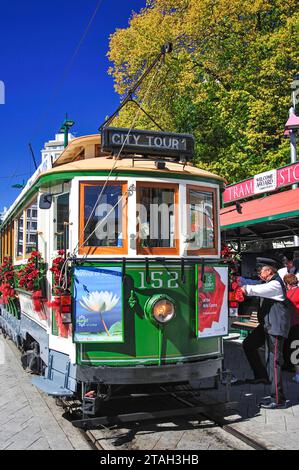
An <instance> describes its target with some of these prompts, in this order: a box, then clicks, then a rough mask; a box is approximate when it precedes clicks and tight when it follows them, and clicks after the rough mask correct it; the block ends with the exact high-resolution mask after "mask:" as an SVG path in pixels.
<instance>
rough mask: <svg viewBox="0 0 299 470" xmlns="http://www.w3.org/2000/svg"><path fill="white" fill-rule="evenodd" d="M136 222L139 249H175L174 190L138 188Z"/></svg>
mask: <svg viewBox="0 0 299 470" xmlns="http://www.w3.org/2000/svg"><path fill="white" fill-rule="evenodd" d="M137 220H138V225H139V239H140V244H141V247H144V248H146V247H147V248H157V247H164V248H173V247H175V222H174V189H166V188H165V189H163V188H140V201H139V207H138V214H137Z"/></svg>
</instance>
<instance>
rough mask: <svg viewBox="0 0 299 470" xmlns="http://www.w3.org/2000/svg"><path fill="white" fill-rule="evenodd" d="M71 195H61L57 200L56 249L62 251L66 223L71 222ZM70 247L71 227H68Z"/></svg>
mask: <svg viewBox="0 0 299 470" xmlns="http://www.w3.org/2000/svg"><path fill="white" fill-rule="evenodd" d="M69 205H70V195H69V193H65V194H60V195H59V196H57V198H56V204H55V219H54V249H55V250H62V249H63V246H64V243H63V234H64V222H67V223H68V222H69V209H70V207H69ZM68 246H69V226H68V225H67V226H66V247H68Z"/></svg>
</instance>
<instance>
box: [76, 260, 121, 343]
mask: <svg viewBox="0 0 299 470" xmlns="http://www.w3.org/2000/svg"><path fill="white" fill-rule="evenodd" d="M74 300H75V336H74V338H75V342H79V343H119V342H123V339H124V333H123V307H122V268H119V267H106V266H105V267H97V266H95V267H84V266H80V267H76V268H75V269H74Z"/></svg>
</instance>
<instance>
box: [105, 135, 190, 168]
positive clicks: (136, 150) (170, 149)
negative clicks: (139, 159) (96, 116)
mask: <svg viewBox="0 0 299 470" xmlns="http://www.w3.org/2000/svg"><path fill="white" fill-rule="evenodd" d="M102 149H103V151H105V152H111V153H112V154H116V153H118V152H119V151H120V150H121V153H122V154H124V153H127V154H137V155H142V156H143V155H144V156H146V155H152V156H159V157H166V158H170V159H173V160H177V161H188V160H190V158H192V157H193V155H194V137H193V135H191V134H176V133H173V132H171V133H170V132H156V131H144V130H139V129H132V130H130V129H125V128H117V127H106V128H104V129H103V131H102Z"/></svg>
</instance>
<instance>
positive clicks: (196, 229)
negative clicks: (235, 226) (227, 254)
mask: <svg viewBox="0 0 299 470" xmlns="http://www.w3.org/2000/svg"><path fill="white" fill-rule="evenodd" d="M187 204H188V221H187V222H188V240H189V246H188V250H190V251H192V250H209V249H215V248H216V244H217V237H216V235H217V234H216V225H215V192H214V191H213V190H208V189H201V188H196V187H189V188H187Z"/></svg>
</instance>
